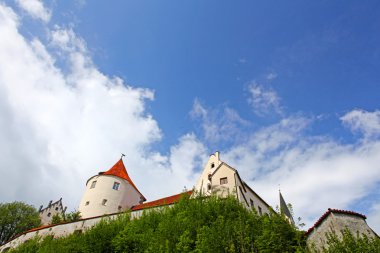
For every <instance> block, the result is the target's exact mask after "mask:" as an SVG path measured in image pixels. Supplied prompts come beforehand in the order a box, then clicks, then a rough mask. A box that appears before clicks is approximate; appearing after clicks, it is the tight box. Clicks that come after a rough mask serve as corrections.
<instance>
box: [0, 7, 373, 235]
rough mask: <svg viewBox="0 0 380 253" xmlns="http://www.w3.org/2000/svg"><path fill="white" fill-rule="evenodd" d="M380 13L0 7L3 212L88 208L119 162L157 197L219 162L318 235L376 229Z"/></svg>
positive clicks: (353, 9) (359, 9)
mask: <svg viewBox="0 0 380 253" xmlns="http://www.w3.org/2000/svg"><path fill="white" fill-rule="evenodd" d="M379 14H380V3H379V2H378V1H370V0H368V1H367V0H365V1H360V2H358V1H300V0H299V1H297V0H295V1H272V0H266V1H240V0H239V1H233V2H231V1H212V0H210V1H203V0H202V1H201V0H193V1H173V0H163V1H147V0H139V1H132V0H128V1H126V0H123V1H121V0H115V1H112V3H110V2H109V1H96V2H95V1H85V0H67V1H56V0H50V1H39V0H15V1H11V0H5V1H4V0H2V1H0V37H1V39H0V154H1V159H0V172H1V177H0V202H11V201H16V200H17V201H24V202H26V203H29V204H32V205H34V206H36V207H37V208H38V207H39V206H40V205H44V206H46V205H47V204H48V202H49V201H50V200H57V199H59V198H61V197H62V198H63V202H64V204H65V205H67V206H68V209H69V210H74V209H75V208H78V205H79V201H80V198H81V196H82V194H83V192H84V189H85V183H86V181H87V179H88V178H89V177H91V176H93V175H95V174H97V173H98V172H99V171H105V170H108V169H109V168H110V167H111V166H112V165H113V164H115V163H116V162H117V161H118V159H120V156H121V153H123V154H125V155H126V157H125V158H124V163H125V165H126V167H127V170H128V173H129V175H130V176H131V178H132V179H133V181H134V183H135V184H136V185H137V187H138V188H139V190H140V191H141V192H142V193H143V194H144V196H145V197H146V198H147V199H148V201H151V200H155V199H157V198H161V197H165V196H169V195H173V194H177V193H178V192H181V191H182V190H183V189H184V188H186V189H191V188H192V187H193V186H194V185H195V182H196V180H197V179H198V177H199V175H200V172H201V170H202V169H203V166H204V165H205V163H206V161H207V159H208V157H209V155H210V154H212V153H214V152H215V151H217V150H218V151H220V152H221V159H222V160H223V161H225V162H227V163H228V164H229V165H231V166H232V167H234V168H236V169H237V170H238V171H239V174H240V175H241V177H242V178H243V180H245V181H246V182H247V183H248V184H249V185H250V186H251V187H252V188H253V189H254V190H255V191H256V192H257V193H258V194H259V195H260V196H261V197H262V198H263V199H265V200H266V201H267V202H268V203H269V204H270V205H271V206H273V207H275V206H276V205H278V203H279V199H278V190H279V189H281V192H282V194H283V196H284V198H285V200H286V201H287V202H289V203H291V204H292V206H293V208H294V214H295V216H296V217H301V218H302V221H303V222H304V223H305V224H306V226H305V228H304V229H307V228H309V227H310V226H312V225H313V224H314V222H316V221H317V219H318V218H319V217H320V216H321V215H322V214H323V213H324V212H325V211H327V208H336V209H344V210H352V211H356V212H359V213H363V214H365V215H366V216H367V223H368V224H369V225H370V226H371V227H372V228H373V229H374V230H375V231H377V232H378V233H379V232H380V201H379V200H380V104H379V102H380V15H379Z"/></svg>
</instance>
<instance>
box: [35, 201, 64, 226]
mask: <svg viewBox="0 0 380 253" xmlns="http://www.w3.org/2000/svg"><path fill="white" fill-rule="evenodd" d="M65 211H66V207H65V208H64V207H63V205H62V198H60V199H59V200H57V201H56V202H54V203H53V201H52V200H51V201H50V202H49V204H48V205H47V207H45V208H43V206H40V210H38V213H39V215H40V219H41V223H42V225H48V224H51V221H52V219H53V216H54V215H57V214H58V215H60V216H64V215H65Z"/></svg>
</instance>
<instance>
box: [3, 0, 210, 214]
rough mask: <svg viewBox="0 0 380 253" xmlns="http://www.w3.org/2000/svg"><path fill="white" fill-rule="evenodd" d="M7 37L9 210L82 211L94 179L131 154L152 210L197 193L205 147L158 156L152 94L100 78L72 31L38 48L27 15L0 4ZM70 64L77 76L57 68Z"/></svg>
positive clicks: (189, 145) (191, 143)
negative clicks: (154, 204) (169, 197)
mask: <svg viewBox="0 0 380 253" xmlns="http://www.w3.org/2000/svg"><path fill="white" fill-rule="evenodd" d="M0 34H2V39H1V40H0V55H1V58H0V115H1V117H0V139H1V140H2V141H1V142H0V152H1V154H2V155H3V158H2V159H1V161H0V172H1V175H2V176H1V177H0V192H3V193H4V192H6V193H7V194H2V195H1V196H0V202H7V201H14V200H21V201H26V202H28V203H31V204H34V205H36V206H39V205H40V204H47V203H48V201H49V200H50V199H58V198H60V197H63V200H64V202H65V203H66V204H68V205H69V208H74V207H77V205H78V203H79V200H80V198H81V194H82V192H83V189H84V186H85V182H86V180H87V178H89V177H90V176H92V175H94V174H97V173H98V172H99V171H104V170H107V169H108V168H110V167H111V166H112V165H113V164H114V163H115V162H116V161H117V160H118V159H119V154H120V153H121V152H122V153H125V154H126V155H127V157H126V159H125V163H126V166H127V168H128V172H129V174H130V175H131V178H132V179H133V180H134V181H135V184H136V185H137V187H138V188H140V190H141V192H142V193H143V194H144V195H145V196H146V197H147V198H148V199H149V200H153V199H155V198H159V197H163V196H165V195H166V194H175V193H178V192H179V191H181V190H182V189H183V187H184V186H186V187H188V188H191V186H192V184H193V182H194V181H195V179H194V177H195V176H196V175H197V174H196V171H193V170H194V169H195V168H196V167H198V165H199V164H200V163H201V162H200V161H202V159H204V158H202V155H203V154H204V153H205V152H204V147H203V145H202V144H201V143H200V142H199V141H198V140H197V139H196V137H195V136H194V135H192V134H187V135H184V136H183V137H182V138H180V139H179V142H178V144H177V145H175V146H173V147H172V148H171V149H170V153H169V154H168V155H162V154H160V153H157V152H154V151H153V150H152V148H151V147H152V144H153V143H155V142H157V141H159V140H160V139H161V130H160V128H159V126H158V123H157V121H156V120H155V119H154V118H153V117H152V116H151V115H150V114H149V113H148V112H147V111H146V103H148V102H149V101H150V100H153V99H154V93H153V91H152V90H149V89H144V88H136V87H133V86H129V85H126V84H125V83H124V82H123V80H121V79H120V78H118V77H109V76H106V75H104V74H103V73H102V72H100V71H99V70H98V69H97V68H96V66H95V65H94V64H93V62H92V60H91V58H90V57H89V55H88V53H87V48H86V45H85V43H84V41H83V40H82V39H81V38H79V37H78V36H77V35H76V34H75V32H74V31H73V29H72V28H63V27H55V28H54V29H53V30H52V31H50V32H49V37H48V38H47V40H48V42H47V44H44V43H43V42H42V40H39V39H38V38H33V39H31V40H28V39H27V38H26V37H24V36H23V35H22V34H21V33H20V32H19V23H18V17H17V14H16V13H15V12H14V11H13V10H12V9H11V8H9V7H7V6H5V5H4V4H0ZM57 57H59V58H57ZM62 59H63V60H64V61H66V63H67V65H68V66H69V68H68V70H65V71H63V69H62V68H61V67H60V66H58V65H57V64H56V62H57V61H58V60H62ZM10 63H12V64H10ZM157 189H160V190H159V191H158V190H157Z"/></svg>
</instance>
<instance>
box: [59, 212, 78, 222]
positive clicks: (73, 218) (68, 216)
mask: <svg viewBox="0 0 380 253" xmlns="http://www.w3.org/2000/svg"><path fill="white" fill-rule="evenodd" d="M81 218H82V216H81V214H80V212H79V211H72V212H70V213H68V214H65V215H64V217H63V219H64V221H66V222H72V221H78V220H80V219H81Z"/></svg>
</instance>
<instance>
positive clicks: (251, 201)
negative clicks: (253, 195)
mask: <svg viewBox="0 0 380 253" xmlns="http://www.w3.org/2000/svg"><path fill="white" fill-rule="evenodd" d="M249 201H250V203H251V207H252V208H253V200H252V199H249Z"/></svg>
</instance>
